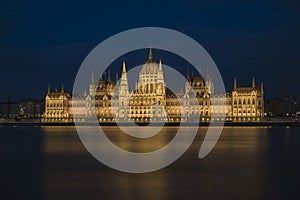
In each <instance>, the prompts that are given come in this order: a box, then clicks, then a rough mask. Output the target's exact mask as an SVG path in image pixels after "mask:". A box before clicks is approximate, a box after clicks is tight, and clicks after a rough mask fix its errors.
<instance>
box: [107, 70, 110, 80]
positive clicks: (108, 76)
mask: <svg viewBox="0 0 300 200" xmlns="http://www.w3.org/2000/svg"><path fill="white" fill-rule="evenodd" d="M107 80H108V81H110V70H108V75H107Z"/></svg>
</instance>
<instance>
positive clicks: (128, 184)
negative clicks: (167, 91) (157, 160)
mask: <svg viewBox="0 0 300 200" xmlns="http://www.w3.org/2000/svg"><path fill="white" fill-rule="evenodd" d="M174 131H176V128H172V127H168V128H165V129H163V131H162V135H163V136H164V138H165V140H164V141H169V140H170V139H171V138H172V132H174ZM106 132H107V134H108V135H110V139H111V140H112V141H113V142H114V143H115V144H117V145H118V146H120V147H122V148H127V149H129V150H130V149H135V150H136V151H137V152H138V151H148V150H151V149H155V148H159V147H160V146H162V145H163V142H162V141H161V138H160V139H159V138H155V137H154V138H153V139H152V140H151V141H149V142H148V143H142V144H136V142H137V141H136V140H132V139H128V138H126V137H124V136H120V133H119V131H118V129H117V128H113V127H108V128H106ZM186 132H187V134H188V129H186ZM203 132H205V128H200V129H199V134H198V135H197V137H196V139H195V141H194V143H193V144H192V146H191V147H190V148H189V150H188V151H187V152H186V153H185V154H184V155H183V156H182V157H181V158H180V159H179V160H177V161H176V162H174V163H173V164H171V165H170V166H168V167H166V168H164V169H161V170H159V171H156V172H151V173H146V174H128V173H123V172H118V171H115V170H113V169H110V168H108V167H106V166H104V165H103V164H101V163H100V162H98V161H97V160H95V159H94V158H93V157H92V156H91V155H90V154H89V153H88V152H87V150H86V149H85V148H84V146H83V145H82V143H81V141H80V140H79V137H78V136H77V134H76V132H75V129H74V127H1V128H0V158H1V163H0V170H1V171H0V175H1V177H0V182H1V185H0V192H1V193H0V199H49V200H50V199H51V200H52V199H64V200H65V199H72V200H77V199H130V200H131V199H251V200H252V199H300V128H285V127H276V128H267V127H265V128H263V127H226V128H224V130H223V133H222V135H221V138H220V140H219V141H218V143H217V145H216V146H215V147H214V149H213V151H212V152H211V153H210V154H209V155H208V156H207V157H205V158H204V159H198V157H197V155H198V152H199V148H200V146H201V143H202V139H203V137H204V134H203Z"/></svg>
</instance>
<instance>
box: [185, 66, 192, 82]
mask: <svg viewBox="0 0 300 200" xmlns="http://www.w3.org/2000/svg"><path fill="white" fill-rule="evenodd" d="M186 80H187V81H188V82H190V81H191V77H190V67H188V73H187V75H186Z"/></svg>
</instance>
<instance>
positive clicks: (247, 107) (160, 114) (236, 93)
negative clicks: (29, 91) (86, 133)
mask: <svg viewBox="0 0 300 200" xmlns="http://www.w3.org/2000/svg"><path fill="white" fill-rule="evenodd" d="M45 107H46V108H45V113H44V116H43V122H73V121H75V122H88V120H89V119H90V118H91V117H92V116H95V115H96V116H97V118H98V120H99V122H115V121H121V122H128V121H133V122H150V121H151V120H152V121H158V122H159V121H163V122H182V121H185V120H187V119H189V120H191V119H193V118H195V119H196V118H200V120H201V121H204V122H208V121H210V120H226V121H259V120H261V118H262V117H263V116H264V98H263V85H262V84H261V85H257V84H256V83H255V81H254V79H253V80H252V84H251V85H250V86H247V87H241V86H238V85H237V82H236V79H235V80H234V87H233V91H232V92H227V93H226V94H215V93H214V85H213V81H212V79H211V76H210V75H209V74H207V77H206V78H205V79H204V78H202V77H196V76H194V75H193V73H192V75H191V76H190V73H189V72H188V74H187V78H186V83H185V85H184V91H179V92H175V93H174V92H172V91H170V90H168V88H167V85H166V83H165V79H164V72H163V67H162V62H161V61H160V62H159V63H156V62H155V61H154V59H153V54H152V49H150V52H149V56H148V60H147V61H146V62H145V64H144V65H143V67H142V69H141V71H140V73H139V79H138V82H137V83H136V86H135V89H134V90H133V91H130V90H129V86H128V80H127V71H126V64H125V62H124V63H123V66H122V73H121V77H120V80H118V76H117V77H116V79H115V82H114V81H112V80H111V77H110V72H108V77H107V80H103V79H102V78H100V80H99V81H98V82H97V83H95V80H94V76H93V75H92V79H91V84H90V88H89V92H88V94H86V93H84V94H83V95H73V96H72V97H71V95H70V94H69V93H67V92H65V91H64V89H63V87H62V89H61V91H54V92H51V91H50V87H49V89H48V93H47V95H46V106H45Z"/></svg>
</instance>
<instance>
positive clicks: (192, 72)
mask: <svg viewBox="0 0 300 200" xmlns="http://www.w3.org/2000/svg"><path fill="white" fill-rule="evenodd" d="M194 78H195V76H194V70H192V79H194Z"/></svg>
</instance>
